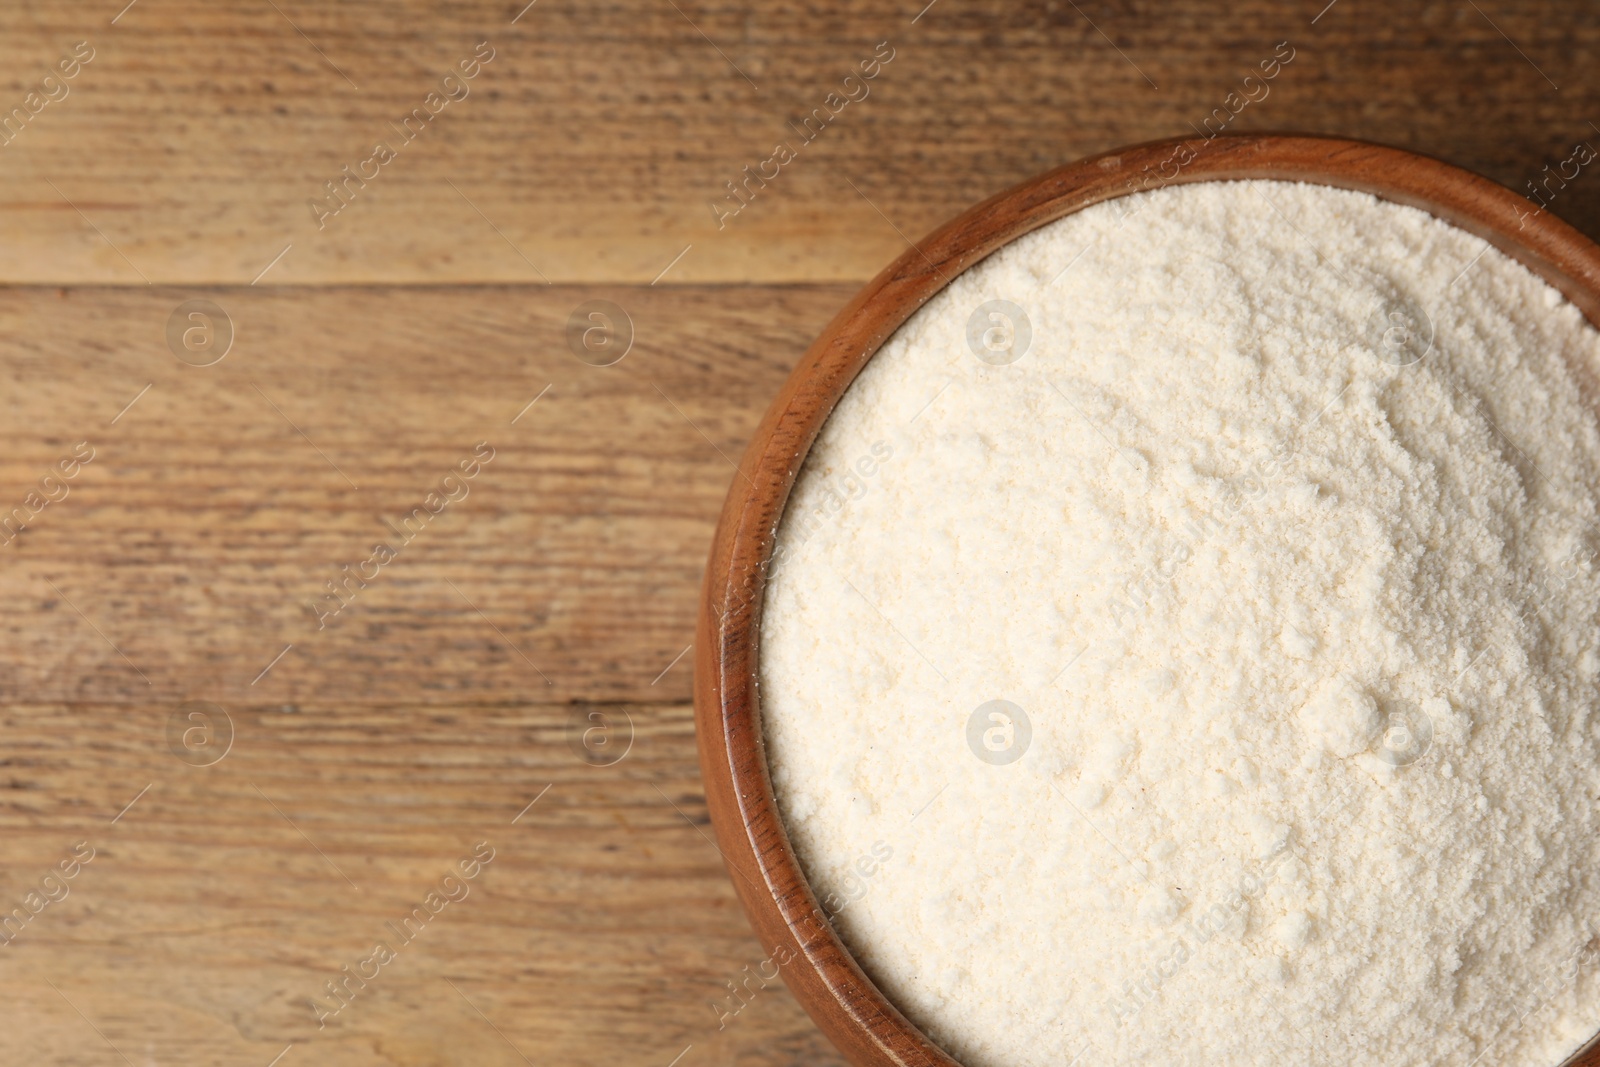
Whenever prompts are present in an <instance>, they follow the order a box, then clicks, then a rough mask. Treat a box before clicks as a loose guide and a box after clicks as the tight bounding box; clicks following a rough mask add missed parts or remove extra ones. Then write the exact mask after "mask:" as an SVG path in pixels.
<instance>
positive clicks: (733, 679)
mask: <svg viewBox="0 0 1600 1067" xmlns="http://www.w3.org/2000/svg"><path fill="white" fill-rule="evenodd" d="M1241 179H1271V180H1275V181H1291V182H1292V181H1298V182H1312V183H1316V184H1322V185H1330V186H1334V187H1337V188H1342V189H1354V190H1360V191H1363V192H1368V193H1373V194H1375V195H1378V196H1381V197H1383V198H1384V199H1387V200H1389V201H1392V202H1395V203H1401V204H1407V205H1410V206H1413V207H1419V208H1422V209H1423V210H1426V211H1428V212H1429V213H1430V214H1432V215H1434V216H1435V217H1436V218H1440V219H1444V220H1446V221H1449V222H1451V223H1454V224H1455V225H1458V226H1460V227H1462V228H1464V229H1467V230H1469V231H1470V232H1473V233H1476V234H1478V235H1479V236H1481V237H1483V238H1485V239H1486V240H1488V241H1489V242H1490V243H1491V244H1493V245H1495V246H1496V247H1498V248H1500V249H1501V251H1503V252H1505V253H1506V254H1507V255H1510V256H1512V257H1513V258H1515V259H1517V260H1518V261H1520V262H1521V263H1522V264H1523V265H1524V266H1526V267H1528V268H1529V269H1530V270H1533V271H1536V272H1537V273H1539V274H1540V275H1541V276H1543V277H1544V278H1545V280H1546V281H1548V282H1549V283H1550V284H1551V285H1553V286H1555V287H1556V288H1557V289H1559V290H1561V291H1562V292H1564V293H1565V294H1567V295H1568V297H1569V298H1570V299H1571V300H1572V301H1573V303H1574V304H1575V305H1576V306H1577V307H1578V308H1579V309H1580V310H1581V311H1583V312H1584V313H1585V314H1586V315H1587V316H1588V317H1589V320H1590V321H1591V323H1593V324H1594V325H1596V326H1597V327H1600V246H1597V245H1596V244H1595V243H1594V242H1593V241H1590V240H1589V239H1588V238H1586V237H1584V236H1583V235H1582V234H1581V233H1579V232H1578V231H1577V230H1575V229H1573V228H1572V227H1571V226H1568V225H1567V224H1566V223H1564V222H1561V221H1560V220H1559V219H1557V218H1556V217H1555V216H1553V215H1549V214H1540V215H1529V214H1527V213H1526V211H1525V208H1524V202H1523V201H1522V199H1521V198H1520V197H1518V196H1517V195H1516V194H1515V193H1513V192H1511V191H1509V190H1507V189H1505V188H1503V187H1500V186H1497V185H1495V184H1494V183H1492V182H1489V181H1487V180H1485V179H1483V178H1482V177H1479V176H1478V175H1475V174H1472V173H1471V172H1469V171H1464V170H1461V169H1459V168H1456V167H1452V166H1450V165H1448V164H1445V163H1441V162H1439V161H1438V160H1433V159H1429V158H1427V157H1424V156H1419V155H1415V154H1412V153H1407V152H1402V151H1398V150H1395V149H1392V148H1386V147H1382V146H1378V145H1371V144H1363V143H1359V142H1354V141H1348V140H1343V139H1336V138H1315V137H1295V136H1271V135H1265V136H1264V135H1249V134H1243V135H1231V134H1230V135H1223V136H1219V137H1215V138H1210V139H1207V138H1188V139H1178V140H1172V141H1165V142H1155V143H1152V144H1147V145H1140V146H1136V147H1130V148H1125V149H1120V150H1118V151H1116V152H1113V153H1108V154H1106V155H1102V156H1096V157H1091V158H1089V159H1085V160H1081V161H1079V162H1077V163H1074V164H1071V165H1069V166H1066V167H1061V168H1059V169H1057V170H1053V171H1050V172H1048V173H1046V174H1042V175H1040V176H1038V177H1037V178H1035V179H1033V180H1031V181H1029V182H1025V183H1023V184H1022V185H1019V186H1017V187H1016V188H1015V189H1010V190H1007V191H1006V192H1004V193H1001V194H999V195H997V196H995V197H992V198H991V199H989V200H986V201H984V202H983V203H981V204H978V205H976V206H974V207H973V208H971V209H970V210H968V211H966V212H964V213H963V214H961V215H960V216H958V217H957V218H955V219H953V220H951V221H950V222H949V223H947V224H946V225H944V226H942V227H940V228H939V229H938V230H936V231H935V232H934V233H932V234H930V235H929V236H928V237H927V238H926V239H925V240H924V241H923V242H922V243H921V245H920V246H919V247H918V248H915V249H912V250H910V251H908V252H906V253H905V254H904V255H902V256H901V257H900V258H899V259H897V260H895V261H894V262H893V263H891V264H889V265H888V266H887V267H885V268H884V269H883V271H882V272H881V273H880V274H879V275H878V276H877V277H876V278H874V279H873V280H872V281H871V282H870V283H869V284H868V285H866V286H865V287H864V288H863V289H862V290H861V291H860V292H859V293H857V294H856V295H855V296H854V297H852V298H851V300H850V302H849V303H848V304H846V305H845V306H844V308H843V309H842V310H841V311H840V312H839V313H838V315H837V316H835V317H834V319H833V321H831V322H830V323H829V324H828V326H827V328H826V329H825V330H823V332H822V334H821V336H819V337H818V338H817V340H816V341H815V342H814V343H813V344H812V346H811V347H810V348H809V349H808V350H807V351H806V354H805V356H804V357H802V359H801V360H800V362H799V364H798V365H797V366H796V368H795V370H794V372H793V373H792V374H791V375H790V376H789V378H788V380H787V381H786V382H784V385H783V388H782V389H781V390H780V391H779V393H778V395H777V397H776V399H774V400H773V402H772V405H771V406H770V407H769V408H768V409H767V413H766V415H765V416H764V417H763V418H762V420H761V424H760V425H759V426H758V427H757V429H756V432H755V434H754V436H753V437H752V439H751V442H750V445H749V448H748V449H747V451H746V453H745V455H744V457H743V460H742V462H741V463H740V470H739V478H738V479H737V480H736V481H735V482H734V484H733V487H732V488H731V489H730V490H729V493H728V499H727V502H726V503H725V504H724V505H723V510H722V517H721V519H720V520H719V522H718V524H717V532H716V537H715V540H714V541H713V543H712V551H711V559H710V562H709V563H708V564H707V568H706V580H705V586H704V590H703V593H702V599H701V607H700V617H699V625H698V628H697V632H696V641H695V645H696V650H695V712H696V734H697V737H698V740H699V748H700V766H701V772H702V775H703V777H704V780H705V785H706V798H707V803H708V806H709V810H710V813H711V821H712V824H713V825H714V826H715V828H716V832H717V838H718V840H719V841H720V842H721V846H722V851H723V855H724V857H725V858H726V860H727V862H728V865H729V869H730V871H731V873H732V874H733V875H734V887H735V889H736V890H737V892H738V894H739V899H740V901H741V902H742V903H743V905H744V908H745V911H746V913H747V914H748V915H749V916H750V922H751V925H753V926H754V927H755V928H756V930H757V932H758V934H759V935H760V936H761V938H762V940H763V941H764V942H767V943H770V944H775V945H780V946H782V948H783V950H784V951H785V953H786V955H791V956H792V957H793V959H792V960H791V961H790V962H788V965H787V969H786V970H785V971H784V978H785V980H786V981H787V982H788V983H789V985H790V988H791V989H793V990H794V992H795V996H796V997H797V999H798V1000H799V1001H800V1003H801V1004H802V1005H803V1006H804V1007H805V1009H806V1010H807V1011H808V1012H809V1013H810V1014H811V1016H812V1018H814V1019H815V1020H816V1021H817V1024H818V1025H819V1026H820V1027H821V1028H822V1030H823V1032H824V1033H826V1034H827V1035H828V1036H829V1037H830V1038H832V1039H833V1041H834V1043H835V1044H837V1045H838V1046H839V1048H841V1049H842V1050H844V1052H845V1053H846V1055H848V1056H849V1057H850V1059H851V1062H853V1063H855V1064H857V1065H859V1067H958V1065H957V1064H956V1061H954V1060H953V1059H951V1058H950V1057H949V1056H948V1055H946V1054H945V1052H944V1051H943V1050H942V1049H941V1048H939V1047H938V1046H937V1045H936V1044H934V1043H933V1042H932V1041H930V1040H929V1039H928V1038H927V1037H926V1036H924V1035H923V1033H922V1032H921V1031H920V1030H919V1029H918V1028H917V1027H916V1026H915V1025H914V1024H912V1023H911V1022H910V1021H909V1020H908V1019H907V1018H906V1017H905V1016H903V1015H902V1014H901V1013H900V1012H899V1010H898V1009H897V1008H896V1006H895V1005H894V1004H892V1003H891V1002H890V1000H889V999H888V998H887V997H886V996H885V995H884V994H883V993H881V992H880V991H879V990H878V988H877V986H876V985H875V984H874V982H873V981H872V979H871V978H870V977H869V976H868V975H867V974H866V973H865V972H864V971H863V970H862V968H861V967H860V965H859V964H858V963H857V962H856V960H855V958H854V957H853V956H852V955H851V954H850V952H849V950H848V949H847V948H846V947H845V945H844V942H843V940H842V939H841V938H840V937H839V936H838V934H837V933H836V932H835V930H834V928H833V926H832V924H831V923H830V922H829V921H827V918H826V913H825V910H824V909H823V907H821V906H820V905H819V902H818V900H817V898H816V896H815V895H814V894H813V893H812V891H811V887H810V886H809V885H808V883H807V881H806V877H805V873H804V871H803V870H802V869H801V865H800V862H799V860H798V858H797V857H796V855H795V852H794V848H793V846H792V845H791V843H790V840H789V836H788V833H787V830H786V828H785V827H784V824H783V819H782V816H781V815H780V813H779V810H778V803H777V800H776V798H775V797H774V793H773V787H772V781H771V779H770V777H769V775H768V772H767V757H766V749H765V744H766V742H765V738H764V734H763V731H762V726H761V683H760V674H759V667H760V658H761V653H760V636H761V615H762V607H763V599H764V593H765V585H766V576H767V570H768V565H769V563H770V561H771V560H772V557H773V551H774V544H775V541H776V537H777V530H778V525H779V520H780V519H781V518H782V516H783V512H784V508H785V505H786V504H787V501H788V498H789V492H790V489H791V487H792V486H793V484H794V479H795V477H796V475H797V474H798V472H799V470H800V468H801V460H803V458H804V457H805V455H806V453H807V452H809V451H810V449H811V446H812V443H813V442H814V441H815V439H816V437H817V434H818V433H819V431H820V430H821V429H822V426H823V424H824V422H825V421H826V420H827V419H828V416H829V415H830V413H831V412H832V411H833V409H834V406H835V405H836V404H837V403H838V402H839V400H840V399H841V398H842V397H843V396H844V394H845V392H846V390H848V389H849V387H850V383H851V382H852V381H854V380H855V377H856V375H857V374H859V373H860V372H861V370H862V369H863V368H864V367H865V366H866V365H867V363H868V362H869V361H870V360H871V359H872V357H873V356H874V355H876V354H877V352H878V350H879V348H880V347H881V346H882V345H883V344H884V342H886V341H887V340H889V338H890V337H892V336H893V335H894V333H895V331H896V330H898V329H899V328H900V326H901V324H903V323H904V322H905V321H906V320H907V319H908V318H910V317H911V315H912V313H913V312H915V311H916V310H917V309H918V308H921V307H922V306H923V305H924V304H926V303H927V302H928V300H929V299H930V298H932V297H933V296H934V295H935V294H937V293H938V292H939V291H940V290H942V289H944V288H945V286H946V285H948V284H949V283H950V280H951V279H952V278H954V277H956V276H958V275H959V274H961V273H962V272H963V271H964V270H966V269H968V268H969V267H971V266H972V265H973V264H974V263H976V262H978V261H979V260H981V259H982V258H983V257H985V256H987V255H989V254H990V253H991V252H993V251H994V250H996V249H997V248H1000V247H1002V246H1003V245H1005V244H1007V243H1009V242H1011V241H1014V240H1016V239H1017V238H1019V237H1021V236H1023V235H1024V234H1027V233H1030V232H1032V231H1034V230H1036V229H1038V228H1040V227H1042V226H1045V225H1047V224H1048V223H1051V222H1054V221H1056V220H1058V219H1061V218H1064V217H1066V216H1067V215H1070V214H1072V213H1074V212H1077V211H1081V210H1082V209H1084V208H1086V207H1089V206H1091V205H1094V204H1099V203H1102V202H1105V201H1110V200H1114V199H1116V198H1119V197H1125V196H1128V195H1129V194H1130V193H1131V192H1139V191H1142V190H1146V189H1158V188H1164V187H1167V186H1171V185H1181V184H1187V183H1190V182H1204V181H1235V180H1241ZM1080 1055H1081V1053H1080ZM1594 1064H1600V1047H1597V1048H1595V1049H1594V1050H1592V1051H1590V1052H1589V1053H1588V1054H1586V1055H1584V1056H1582V1057H1580V1058H1579V1059H1578V1060H1576V1061H1574V1062H1573V1064H1572V1067H1593V1065H1594Z"/></svg>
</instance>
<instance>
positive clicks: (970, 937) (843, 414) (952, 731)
mask: <svg viewBox="0 0 1600 1067" xmlns="http://www.w3.org/2000/svg"><path fill="white" fill-rule="evenodd" d="M1597 368H1600V334H1597V333H1596V331H1595V330H1594V329H1593V328H1591V327H1590V326H1589V325H1588V324H1587V323H1586V322H1584V320H1583V319H1582V317H1581V316H1580V314H1579V312H1578V311H1577V310H1576V309H1575V308H1574V307H1573V306H1572V305H1571V304H1570V303H1568V302H1567V301H1565V300H1564V299H1563V298H1562V297H1561V296H1560V295H1559V294H1558V293H1556V292H1555V291H1554V290H1553V289H1551V288H1550V287H1548V286H1547V285H1546V284H1545V283H1543V282H1542V281H1540V280H1539V279H1537V278H1536V277H1535V276H1534V275H1532V274H1531V273H1529V272H1528V271H1527V270H1525V269H1524V268H1522V267H1521V266H1520V265H1518V264H1516V263H1515V262H1513V261H1512V260H1510V259H1508V258H1507V257H1505V256H1503V255H1502V254H1501V253H1499V252H1498V251H1496V250H1494V249H1492V248H1490V247H1489V246H1487V245H1486V244H1485V243H1484V242H1483V241H1481V240H1479V239H1478V238H1476V237H1474V236H1471V235H1469V234H1467V233H1466V232H1464V231H1462V230H1459V229H1456V228H1454V227H1452V226H1449V225H1447V224H1445V223H1442V222H1440V221H1438V220H1436V219H1434V218H1432V217H1430V216H1429V215H1427V214H1425V213H1423V212H1421V211H1417V210H1415V209H1412V208H1407V207H1402V206H1398V205H1395V204H1392V203H1388V202H1384V201H1380V200H1377V199H1375V198H1373V197H1371V196H1367V195H1365V194H1360V193H1354V192H1345V191H1340V190H1334V189H1330V188H1325V187H1319V186H1308V185H1299V184H1293V183H1280V182H1219V183H1206V184H1196V185H1187V186H1182V187H1172V188H1166V189H1162V190H1158V191H1155V192H1150V193H1144V194H1139V195H1137V196H1134V197H1128V198H1123V199H1120V200H1117V201H1114V202H1110V203H1106V204H1101V205H1097V206H1095V207H1092V208H1089V209H1087V210H1084V211H1082V212H1079V213H1077V214H1074V215H1072V216H1070V217H1068V218H1066V219H1063V220H1061V221H1060V222H1057V223H1054V224H1052V225H1050V226H1047V227H1045V228H1044V229H1041V230H1039V231H1036V232H1034V233H1032V234H1030V235H1028V236H1026V237H1023V238H1021V239H1019V240H1017V241H1015V242H1013V243H1011V244H1010V245H1008V246H1006V247H1005V248H1003V249H1001V250H1000V251H999V252H997V253H995V254H994V255H992V256H990V257H989V258H988V259H986V260H984V261H983V262H982V263H980V264H978V265H977V266H975V267H974V268H972V269H971V270H969V271H967V272H966V273H965V274H963V275H961V276H960V277H958V278H956V279H955V280H954V281H953V282H952V283H951V285H950V286H949V287H948V288H947V289H945V290H944V291H942V292H941V293H939V294H938V295H937V296H936V297H934V298H933V299H932V300H930V301H929V302H928V304H927V305H926V306H924V307H923V308H921V309H920V310H919V311H918V312H917V313H916V314H915V315H914V316H912V318H911V319H910V320H909V321H908V322H907V323H906V324H905V325H904V326H903V327H902V328H901V329H900V330H899V331H898V332H897V333H896V335H895V336H894V337H893V338H892V339H891V340H890V341H889V343H888V344H886V345H885V346H884V347H883V349H882V351H881V352H879V354H878V355H877V356H876V357H875V358H874V359H873V360H872V362H871V363H870V364H869V365H868V367H867V368H866V369H865V370H864V371H863V372H862V374H861V376H860V378H859V379H858V380H857V381H856V382H855V383H854V384H853V385H852V386H851V388H850V390H849V392H848V393H847V394H846V395H845V397H844V398H843V400H842V401H841V402H840V404H839V406H838V408H837V409H836V410H835V412H834V413H833V415H832V416H831V417H830V418H829V420H828V422H827V423H826V425H825V426H824V428H823V430H822V433H821V435H820V437H819V438H818V440H817V443H816V445H815V447H814V448H813V449H812V450H811V452H810V454H809V456H808V457H807V459H806V462H805V466H804V468H803V470H802V471H801V473H800V475H799V478H798V481H797V483H796V485H795V489H794V493H793V496H792V498H791V501H790V504H789V507H788V509H787V511H786V513H785V517H784V519H783V522H782V524H781V526H780V528H779V531H778V537H779V545H780V547H781V553H780V561H779V562H778V563H777V564H775V566H774V569H773V572H772V577H771V581H770V584H769V587H768V592H767V602H766V607H765V612H764V619H763V623H762V632H761V662H760V681H761V693H762V700H763V707H762V713H763V722H764V728H765V731H766V738H767V743H768V744H767V752H768V759H769V760H770V764H771V770H772V776H773V782H774V786H775V788H776V790H777V794H778V800H779V804H780V808H781V811H782V813H783V816H784V819H785V821H786V824H787V826H788V829H789V833H790V835H791V837H792V838H793V841H794V844H795V847H796V849H797V850H798V853H799V856H800V859H801V861H802V863H803V865H804V867H805V869H806V872H807V874H808V876H809V878H810V880H811V882H812V884H813V886H814V888H816V889H817V891H818V896H819V897H822V898H826V899H828V900H830V901H831V902H833V905H832V906H830V909H829V910H830V911H832V912H833V913H834V922H835V925H836V926H837V928H838V930H839V932H840V934H841V935H842V936H843V938H844V940H845V942H846V943H847V944H848V945H849V947H850V948H851V950H852V951H853V952H854V953H855V954H856V956H857V957H858V958H859V959H860V961H861V963H862V966H863V967H864V968H865V969H866V971H867V972H868V974H870V975H871V976H872V978H873V979H874V980H875V981H876V982H877V983H878V985H879V986H880V988H882V989H883V990H884V992H885V993H886V994H887V995H888V996H889V998H890V999H891V1000H893V1001H894V1002H895V1003H896V1004H897V1005H898V1006H899V1007H900V1008H901V1009H902V1010H903V1011H904V1012H905V1013H906V1014H907V1015H908V1016H909V1017H910V1018H911V1019H912V1020H913V1021H915V1022H916V1023H917V1024H918V1025H919V1026H920V1027H922V1028H923V1029H924V1030H925V1031H926V1032H928V1033H929V1034H930V1035H931V1036H933V1037H934V1038H935V1040H937V1041H939V1042H940V1043H941V1044H942V1045H943V1046H944V1047H945V1048H947V1049H948V1050H949V1051H950V1052H951V1054H952V1055H954V1056H956V1057H957V1058H958V1059H960V1060H961V1061H962V1062H963V1063H965V1064H966V1065H967V1067H1019V1065H1034V1064H1037V1065H1045V1064H1050V1065H1054V1067H1062V1065H1066V1064H1070V1063H1075V1062H1076V1063H1079V1064H1084V1065H1087V1064H1100V1063H1106V1064H1110V1063H1130V1062H1145V1061H1146V1058H1148V1061H1149V1062H1161V1063H1167V1064H1194V1065H1202V1064H1204V1065H1217V1067H1222V1065H1227V1067H1254V1065H1260V1067H1269V1065H1270V1067H1281V1065H1282V1064H1283V1063H1288V1062H1315V1063H1353V1064H1372V1065H1378V1064H1381V1065H1384V1067H1404V1065H1412V1064H1415V1065H1419V1067H1420V1065H1424V1064H1457V1065H1460V1067H1466V1065H1467V1064H1469V1063H1474V1062H1475V1063H1476V1064H1478V1065H1481V1067H1496V1065H1501V1067H1553V1065H1554V1064H1556V1063H1557V1062H1559V1061H1560V1060H1561V1059H1562V1057H1563V1056H1565V1055H1566V1054H1567V1053H1568V1052H1570V1051H1571V1050H1572V1049H1573V1048H1575V1047H1576V1046H1577V1045H1578V1044H1580V1043H1581V1042H1582V1041H1584V1040H1586V1039H1587V1038H1588V1037H1589V1036H1590V1035H1592V1034H1593V1033H1594V1032H1595V1031H1596V1030H1600V980H1597V977H1596V975H1597V973H1600V959H1597V958H1596V957H1600V941H1597V940H1596V936H1597V934H1600V875H1597V874H1596V873H1595V872H1600V833H1597V829H1600V825H1597V823H1600V812H1597V798H1600V751H1597V747H1600V745H1597V731H1600V722H1597V721H1594V720H1593V719H1592V716H1591V712H1592V711H1593V710H1594V709H1595V708H1596V706H1597V695H1600V693H1597V675H1600V625H1597V623H1600V618H1597V615H1600V571H1597V566H1596V553H1597V551H1600V526H1597V517H1600V516H1597V509H1600V500H1597V496H1600V427H1597V422H1596V416H1595V404H1596V401H1597V395H1596V388H1595V373H1596V369H1597ZM997 701H1003V702H1009V703H998V704H996V703H991V702H997ZM994 708H1000V709H1002V710H1001V711H999V712H995V711H993V709H994ZM1009 709H1016V710H1009ZM980 712H981V714H979V713H980ZM995 715H999V716H1000V717H999V718H995V717H994V716H995ZM1018 752H1020V755H1017V753H1018ZM875 844H877V845H879V846H880V849H892V858H891V859H889V860H887V861H886V862H883V863H882V864H879V865H877V866H876V869H875V871H874V873H873V875H872V876H871V877H865V878H864V877H862V876H860V875H859V873H858V868H857V866H856V864H857V860H858V857H861V856H862V855H864V854H867V853H868V852H869V851H870V850H872V849H873V848H874V845H875Z"/></svg>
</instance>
